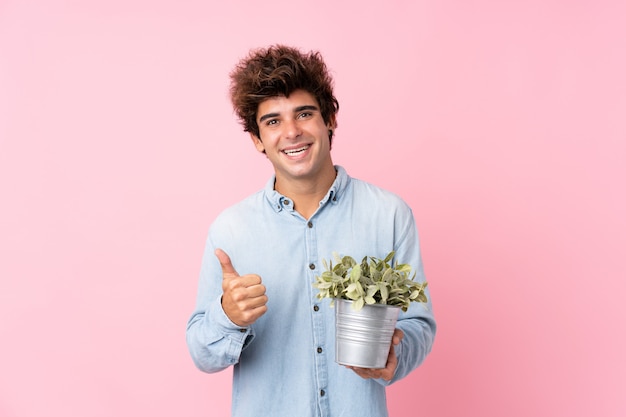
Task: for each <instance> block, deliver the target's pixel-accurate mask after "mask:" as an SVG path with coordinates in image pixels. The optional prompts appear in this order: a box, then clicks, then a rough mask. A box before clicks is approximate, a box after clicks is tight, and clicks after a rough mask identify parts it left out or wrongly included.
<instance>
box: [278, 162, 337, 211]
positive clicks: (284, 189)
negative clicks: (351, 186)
mask: <svg viewBox="0 0 626 417" xmlns="http://www.w3.org/2000/svg"><path fill="white" fill-rule="evenodd" d="M336 176H337V171H336V170H335V167H334V166H331V169H328V170H325V171H324V172H323V173H321V174H320V175H318V176H317V177H315V178H313V179H310V180H309V179H298V180H290V181H281V180H280V179H279V177H278V176H277V177H276V183H275V184H274V189H275V190H276V191H278V192H279V193H281V194H282V195H284V196H285V197H288V198H290V199H291V201H293V208H294V209H295V210H296V211H297V212H298V213H300V214H301V215H302V216H303V217H304V218H305V219H308V218H310V217H311V216H312V215H313V213H315V211H316V210H317V208H318V207H319V204H320V201H321V200H322V198H323V197H324V196H325V195H326V193H327V192H328V190H329V189H330V187H331V185H333V182H334V181H335V177H336Z"/></svg>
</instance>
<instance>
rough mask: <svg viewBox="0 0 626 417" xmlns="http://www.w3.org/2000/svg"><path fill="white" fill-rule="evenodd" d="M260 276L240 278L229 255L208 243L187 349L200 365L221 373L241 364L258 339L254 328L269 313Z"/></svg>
mask: <svg viewBox="0 0 626 417" xmlns="http://www.w3.org/2000/svg"><path fill="white" fill-rule="evenodd" d="M266 303H267V297H266V296H265V287H264V286H263V284H262V283H261V278H260V277H259V276H258V275H253V274H249V275H244V276H239V274H238V273H237V271H235V269H234V267H233V266H232V264H231V262H230V258H229V257H228V255H227V254H226V253H225V252H223V251H222V250H220V249H217V250H216V251H215V252H214V251H213V246H212V245H211V244H210V242H208V243H207V246H206V249H205V253H204V258H203V262H202V270H201V273H200V284H199V287H198V298H197V302H196V309H195V311H194V313H193V314H192V316H191V318H190V319H189V322H188V323H187V346H188V348H189V352H190V354H191V357H192V359H193V361H194V363H195V364H196V366H197V367H198V368H199V369H200V370H202V371H205V372H217V371H221V370H222V369H225V368H227V367H228V366H230V365H233V364H235V363H237V362H238V361H239V356H240V354H241V351H242V350H243V349H244V348H245V347H246V346H247V345H248V343H250V342H251V341H252V339H253V338H254V331H253V329H252V327H251V325H252V324H253V323H254V321H256V319H257V318H258V317H260V316H261V315H262V314H264V313H265V311H266V310H267V307H266V305H265V304H266Z"/></svg>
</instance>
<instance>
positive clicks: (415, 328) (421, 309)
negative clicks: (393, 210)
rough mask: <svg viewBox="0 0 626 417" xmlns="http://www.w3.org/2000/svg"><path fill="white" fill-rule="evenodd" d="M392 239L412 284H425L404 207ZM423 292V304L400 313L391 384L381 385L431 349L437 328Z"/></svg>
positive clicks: (415, 238)
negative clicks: (411, 275) (409, 268)
mask: <svg viewBox="0 0 626 417" xmlns="http://www.w3.org/2000/svg"><path fill="white" fill-rule="evenodd" d="M396 236H398V237H399V238H398V241H397V245H396V255H395V259H396V260H398V261H399V262H401V263H407V264H410V265H411V266H412V267H413V271H414V272H415V278H414V279H415V281H417V282H424V281H426V278H425V276H424V267H423V265H422V258H421V254H420V243H419V237H418V233H417V227H416V226H415V221H414V218H413V214H412V212H411V210H410V208H408V207H407V209H406V215H400V216H398V218H397V219H396ZM425 292H426V296H427V298H428V302H427V303H424V304H423V303H419V302H412V303H411V304H410V306H409V309H408V310H407V311H406V312H402V311H401V312H400V316H399V317H398V323H397V324H396V327H397V328H398V329H400V330H402V332H403V333H404V337H403V338H402V341H401V342H400V344H399V345H398V346H396V347H395V353H396V357H397V358H398V366H397V368H396V372H395V375H394V377H393V378H392V379H391V381H384V380H382V379H380V380H377V381H378V382H379V383H381V384H383V385H389V384H392V383H394V382H396V381H398V380H400V379H402V378H404V377H405V376H407V375H408V374H409V373H410V372H411V371H413V370H414V369H415V368H417V367H418V366H419V365H421V364H422V362H424V360H425V359H426V356H427V355H428V354H429V353H430V351H431V349H432V346H433V342H434V340H435V333H436V330H437V325H436V322H435V317H434V314H433V308H432V300H431V297H430V291H429V289H428V287H426V290H425Z"/></svg>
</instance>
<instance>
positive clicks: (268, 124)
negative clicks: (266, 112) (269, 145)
mask: <svg viewBox="0 0 626 417" xmlns="http://www.w3.org/2000/svg"><path fill="white" fill-rule="evenodd" d="M277 123H278V120H276V119H269V120H268V121H266V122H265V124H266V125H267V126H273V125H275V124H277Z"/></svg>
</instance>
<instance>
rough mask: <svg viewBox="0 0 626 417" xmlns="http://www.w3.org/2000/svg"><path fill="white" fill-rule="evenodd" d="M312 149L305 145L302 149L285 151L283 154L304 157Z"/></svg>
mask: <svg viewBox="0 0 626 417" xmlns="http://www.w3.org/2000/svg"><path fill="white" fill-rule="evenodd" d="M310 147H311V145H304V146H301V147H299V148H295V149H284V150H283V153H284V154H285V155H287V156H298V155H302V154H303V153H304V152H306V151H307V149H309V148H310Z"/></svg>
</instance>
